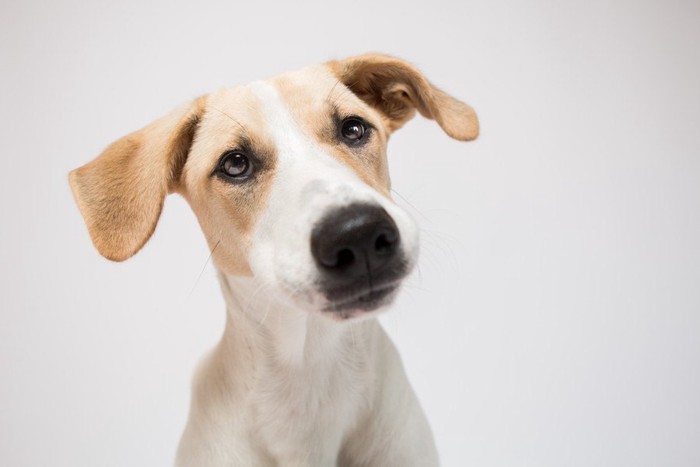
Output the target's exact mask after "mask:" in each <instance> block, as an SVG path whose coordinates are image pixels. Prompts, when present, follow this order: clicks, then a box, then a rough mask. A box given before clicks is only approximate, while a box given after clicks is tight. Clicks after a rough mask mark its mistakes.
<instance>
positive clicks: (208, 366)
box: [177, 83, 438, 467]
mask: <svg viewBox="0 0 700 467" xmlns="http://www.w3.org/2000/svg"><path fill="white" fill-rule="evenodd" d="M251 87H252V90H253V91H254V93H255V95H256V96H257V97H258V99H259V101H260V103H261V105H262V107H263V112H264V115H265V121H266V123H267V124H268V125H269V128H268V131H269V132H270V133H271V134H272V135H273V138H274V143H275V146H276V149H277V165H276V167H275V181H274V184H273V186H272V189H271V192H270V194H269V199H268V202H267V204H266V207H265V210H264V212H262V213H260V215H259V216H258V218H257V221H256V224H255V228H254V234H253V244H252V247H251V253H250V257H249V258H248V261H249V264H250V267H251V270H252V272H253V276H252V277H235V276H227V275H225V274H224V273H220V276H219V278H220V282H221V287H222V291H223V293H224V297H225V299H226V304H227V311H228V313H227V317H228V319H227V326H226V330H225V332H224V335H223V338H222V340H221V342H220V343H219V345H218V346H217V347H216V348H215V349H214V350H213V352H212V353H211V355H209V356H208V357H207V358H206V359H205V361H204V362H203V363H202V365H201V366H200V368H199V370H198V372H197V376H196V378H195V383H194V386H193V397H192V406H191V411H190V418H189V421H188V425H187V428H186V430H185V433H184V435H183V437H182V440H181V443H180V447H179V451H178V456H177V465H178V466H180V467H185V466H187V467H195V466H196V467H204V466H207V467H223V466H243V467H249V466H250V467H256V466H284V467H288V466H289V467H292V466H293V467H340V466H342V467H346V466H348V467H349V466H358V467H359V466H375V467H392V466H395V467H412V466H436V465H438V461H437V454H436V451H435V447H434V443H433V439H432V435H431V432H430V429H429V427H428V424H427V422H426V420H425V417H424V415H423V413H422V411H421V409H420V406H419V404H418V402H417V401H416V398H415V396H414V394H413V391H412V390H411V388H410V385H409V383H408V381H407V379H406V376H405V374H404V371H403V368H402V365H401V361H400V359H399V357H398V354H397V353H396V351H395V349H394V347H393V345H392V344H391V342H390V340H389V339H388V337H387V336H386V334H385V333H384V331H383V330H382V329H381V327H380V325H379V323H378V322H377V320H376V314H375V313H372V314H369V315H368V317H366V318H365V319H350V320H345V321H338V320H332V319H330V318H329V317H328V316H324V315H322V313H320V312H317V311H313V310H319V309H320V308H321V307H322V302H323V301H324V300H325V299H324V298H323V297H322V296H321V295H320V294H319V293H318V292H316V289H315V287H314V286H313V285H314V280H315V278H316V274H317V272H316V267H315V264H314V261H313V258H312V257H311V252H310V248H309V238H310V234H311V228H312V226H313V225H314V223H315V222H316V221H317V220H318V219H319V218H320V217H321V216H322V215H323V214H324V213H325V212H327V211H328V210H330V209H333V208H335V207H340V206H343V205H345V204H349V203H351V202H354V201H372V202H374V203H378V204H380V205H381V206H382V207H384V209H385V210H386V211H387V212H388V213H389V214H390V215H391V216H392V217H393V218H394V220H395V222H396V224H397V226H398V228H399V232H400V235H401V238H402V248H403V249H404V252H405V254H406V256H407V257H408V258H409V260H410V262H411V264H412V263H414V262H415V257H416V252H417V229H416V227H415V225H414V223H413V222H412V220H411V219H410V218H409V216H408V215H407V214H406V213H405V212H404V211H403V210H401V209H399V208H398V207H397V206H396V205H395V204H394V203H392V202H391V201H390V200H389V199H387V198H385V197H384V196H383V195H381V194H379V193H377V192H376V191H375V190H373V189H371V188H370V187H369V186H368V185H366V184H365V183H363V182H362V181H361V180H360V179H359V177H358V176H357V175H356V174H355V173H354V172H353V171H352V170H350V169H349V168H348V167H345V166H344V165H342V164H341V163H340V162H338V160H337V159H335V158H333V157H332V156H330V155H329V154H326V153H324V151H323V149H322V148H321V145H320V144H317V143H316V142H315V141H314V140H313V138H312V137H311V136H310V135H307V134H305V133H304V131H303V130H302V128H300V127H299V126H298V125H297V124H296V122H295V121H294V119H293V117H292V116H291V115H292V114H291V112H289V110H288V109H286V108H285V105H284V103H283V101H282V99H281V98H280V96H279V94H278V91H277V90H276V88H275V87H274V86H273V85H271V84H268V83H254V84H253V85H252V86H251ZM309 310H312V311H311V312H310V311H309Z"/></svg>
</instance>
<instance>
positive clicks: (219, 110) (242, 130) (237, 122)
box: [210, 105, 246, 135]
mask: <svg viewBox="0 0 700 467" xmlns="http://www.w3.org/2000/svg"><path fill="white" fill-rule="evenodd" d="M210 107H211V108H212V109H214V110H216V111H217V112H219V113H220V114H222V115H224V116H225V117H227V118H228V119H229V120H231V121H232V122H233V123H235V124H236V125H238V127H239V128H240V129H241V132H242V133H243V134H244V135H245V134H246V129H245V127H244V126H243V124H241V122H239V121H238V120H236V119H235V118H233V117H232V116H230V115H229V114H227V113H226V112H224V111H223V110H221V109H219V108H217V107H214V106H213V105H211V106H210Z"/></svg>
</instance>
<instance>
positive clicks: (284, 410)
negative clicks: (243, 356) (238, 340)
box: [251, 352, 374, 466]
mask: <svg viewBox="0 0 700 467" xmlns="http://www.w3.org/2000/svg"><path fill="white" fill-rule="evenodd" d="M373 383H374V382H373V375H372V372H371V368H370V365H369V364H368V362H367V360H366V359H365V358H363V356H362V355H360V354H358V353H353V352H347V353H344V354H340V355H337V356H336V357H335V358H332V359H320V360H318V361H316V362H315V363H313V364H307V365H303V366H301V367H298V368H293V369H290V368H288V367H282V366H276V365H269V366H268V367H266V368H264V369H261V374H260V379H259V380H258V384H256V387H255V390H254V391H253V394H254V396H253V397H254V398H255V402H254V403H253V404H251V407H255V409H254V414H253V418H254V420H255V422H254V425H255V431H256V432H257V436H258V439H260V440H261V441H262V442H263V444H264V445H265V449H266V450H267V451H268V453H269V455H271V456H272V457H274V458H277V459H297V460H298V462H299V464H298V465H314V466H335V465H336V464H335V462H336V459H337V455H338V452H339V451H340V449H341V446H342V443H343V440H344V439H345V438H346V437H347V435H348V433H349V432H351V431H352V430H353V428H354V427H355V426H356V424H357V421H358V418H359V417H360V416H361V414H363V413H366V411H367V410H368V409H369V404H370V401H371V400H372V396H373V395H372V394H371V389H370V388H372V386H373ZM310 448H311V449H310ZM294 465H297V464H294Z"/></svg>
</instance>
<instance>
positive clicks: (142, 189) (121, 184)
mask: <svg viewBox="0 0 700 467" xmlns="http://www.w3.org/2000/svg"><path fill="white" fill-rule="evenodd" d="M204 101H205V97H200V98H198V99H196V100H195V101H193V102H192V103H190V104H188V105H186V106H183V107H182V108H180V109H178V110H176V111H174V112H171V113H170V114H168V115H166V116H165V117H163V118H161V119H158V120H156V121H155V122H153V123H151V124H150V125H148V126H146V127H145V128H143V129H141V130H139V131H136V132H134V133H131V134H129V135H127V136H124V137H123V138H121V139H119V140H117V141H115V142H114V143H112V144H111V145H110V146H109V147H107V149H105V150H104V151H103V152H102V154H100V155H99V156H98V157H97V158H96V159H95V160H93V161H92V162H89V163H87V164H85V165H84V166H82V167H80V168H78V169H75V170H73V171H72V172H71V173H70V175H69V177H68V180H69V182H70V186H71V189H72V191H73V196H74V197H75V201H76V203H77V204H78V208H79V209H80V213H81V214H82V216H83V219H84V220H85V224H86V225H87V228H88V231H89V232H90V237H91V238H92V242H93V243H94V244H95V247H96V248H97V250H98V251H99V252H100V254H102V256H104V257H105V258H107V259H110V260H112V261H123V260H125V259H128V258H130V257H131V256H133V255H134V254H135V253H136V252H137V251H139V250H140V249H141V247H142V246H143V245H144V244H145V243H146V242H147V241H148V239H149V238H150V237H151V235H152V234H153V231H154V230H155V227H156V224H157V222H158V218H159V217H160V213H161V210H162V208H163V202H164V200H165V196H166V195H167V194H168V193H169V192H171V191H173V190H174V189H175V188H177V186H178V184H179V181H180V175H181V173H182V169H183V166H184V164H185V161H186V159H187V154H188V152H189V149H190V146H191V144H192V141H193V138H194V135H195V131H196V128H197V123H198V122H199V119H200V118H201V116H202V113H203V111H204V110H203V109H204Z"/></svg>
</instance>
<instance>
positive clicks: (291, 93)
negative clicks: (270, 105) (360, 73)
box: [273, 67, 390, 196]
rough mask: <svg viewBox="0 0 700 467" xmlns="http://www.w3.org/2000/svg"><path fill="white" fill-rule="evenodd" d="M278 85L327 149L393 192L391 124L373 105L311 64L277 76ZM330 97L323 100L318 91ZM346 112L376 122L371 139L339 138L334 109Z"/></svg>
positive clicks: (367, 179) (369, 181) (370, 181)
mask: <svg viewBox="0 0 700 467" xmlns="http://www.w3.org/2000/svg"><path fill="white" fill-rule="evenodd" d="M273 82H274V85H275V87H276V88H277V89H278V90H279V91H280V95H281V97H282V100H283V101H284V102H285V103H286V104H287V105H288V107H289V109H290V110H291V112H292V113H293V115H294V116H295V117H296V120H297V122H298V123H299V124H300V126H302V127H303V128H304V129H305V130H306V132H307V134H310V135H314V136H315V138H316V141H317V142H318V143H319V144H320V145H322V146H323V148H324V149H325V150H326V151H327V153H328V154H329V155H331V156H333V157H335V158H336V159H338V160H339V161H340V162H341V163H342V164H344V165H346V166H347V167H350V168H351V169H352V170H353V171H354V172H355V173H357V175H358V176H359V177H360V179H361V180H362V181H364V182H365V183H367V184H368V185H369V186H371V187H372V188H374V189H375V190H377V191H379V192H380V193H382V194H384V195H385V196H389V188H390V181H389V168H388V162H387V159H386V141H387V132H388V130H387V128H386V127H385V123H384V119H383V118H382V116H381V115H380V114H379V113H378V112H377V111H376V110H375V109H373V108H372V107H370V106H369V105H367V104H366V103H365V102H363V101H362V100H360V99H357V97H356V96H355V95H354V94H352V92H350V91H349V90H348V89H347V88H346V87H345V86H344V85H343V84H342V83H339V82H338V80H337V79H336V77H335V76H334V75H333V74H332V73H329V72H328V70H327V69H326V68H325V67H310V68H306V69H303V70H300V71H299V72H296V73H289V74H286V75H283V76H280V77H278V78H276V79H275V80H274V81H273ZM319 94H321V95H325V96H326V99H324V100H319V99H318V95H319ZM336 111H337V112H339V113H340V114H341V115H342V116H346V117H347V116H358V117H362V118H363V119H364V120H365V121H367V122H368V123H370V124H372V126H373V127H374V129H375V130H374V134H373V135H372V138H371V139H370V140H369V141H368V143H367V144H366V145H364V146H362V147H359V148H350V147H348V146H347V145H346V144H344V143H343V142H341V141H339V140H338V130H337V128H336V127H335V124H336V122H335V121H334V120H333V116H334V112H336Z"/></svg>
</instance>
